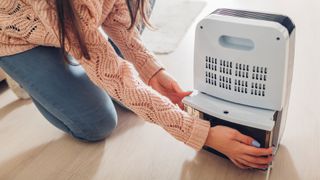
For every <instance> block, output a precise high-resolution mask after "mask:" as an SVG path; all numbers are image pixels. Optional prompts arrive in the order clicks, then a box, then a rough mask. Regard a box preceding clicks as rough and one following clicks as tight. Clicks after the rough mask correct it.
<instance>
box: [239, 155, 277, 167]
mask: <svg viewBox="0 0 320 180" xmlns="http://www.w3.org/2000/svg"><path fill="white" fill-rule="evenodd" d="M241 158H242V159H244V160H246V161H248V162H250V163H255V164H260V165H268V164H269V163H271V162H272V159H273V158H272V156H269V157H256V156H249V155H244V156H242V157H241Z"/></svg>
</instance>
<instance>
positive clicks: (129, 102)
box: [0, 0, 272, 168]
mask: <svg viewBox="0 0 320 180" xmlns="http://www.w3.org/2000/svg"><path fill="white" fill-rule="evenodd" d="M148 4H149V2H147V1H146V0H41V1H35V0H1V2H0V6H1V8H0V67H1V68H3V69H4V70H5V71H6V72H7V73H8V74H9V75H10V76H11V77H13V78H14V79H15V80H16V81H17V82H18V83H19V84H21V86H23V87H24V88H25V90H26V91H27V92H28V93H29V94H30V96H31V98H32V100H33V102H34V104H35V105H36V106H37V108H38V109H39V111H40V112H41V113H42V114H43V115H44V116H45V117H46V119H47V120H48V121H50V122H51V123H52V124H53V125H54V126H56V127H58V128H59V129H61V130H63V131H65V132H67V133H68V134H71V135H72V136H74V137H76V138H78V139H82V140H86V141H98V140H101V139H104V138H105V137H106V136H107V135H109V134H110V133H111V132H112V130H113V129H114V128H115V127H116V124H117V116H116V112H115V108H114V105H113V102H112V100H111V98H110V96H111V97H112V98H114V99H115V100H117V101H119V102H120V103H121V104H123V105H125V106H126V107H127V108H129V109H130V110H132V111H133V112H135V113H136V114H138V115H139V116H140V117H142V118H143V119H145V120H146V121H149V122H151V123H155V124H157V125H159V126H161V127H162V128H163V129H165V130H166V131H167V132H168V133H170V134H171V135H172V136H174V137H175V138H176V139H177V140H179V141H182V142H183V143H185V144H186V145H188V146H190V147H192V148H194V149H195V150H200V149H201V148H202V146H204V145H207V146H210V147H212V148H214V149H216V150H218V151H220V152H222V153H224V154H225V155H227V156H228V157H229V158H230V159H231V160H232V161H233V162H234V163H235V164H236V165H237V166H239V167H241V168H251V167H254V168H265V167H266V166H267V164H268V163H269V162H270V161H271V159H272V157H268V158H267V157H266V156H268V155H271V154H272V150H271V149H263V148H256V147H253V146H252V144H256V142H255V141H254V140H253V139H252V138H250V137H248V136H245V135H243V134H241V133H239V132H238V131H236V130H234V129H230V128H228V127H223V126H217V127H213V128H210V125H209V122H207V121H204V120H201V119H197V118H195V117H191V116H189V115H188V114H187V113H185V112H184V111H182V110H181V109H180V108H182V104H181V100H182V98H183V97H185V96H188V95H189V94H190V92H185V91H183V90H182V89H181V88H180V86H179V85H178V83H177V82H176V81H175V80H174V79H173V78H172V77H171V76H170V75H169V74H168V73H167V72H166V71H165V70H164V68H162V66H161V65H160V63H158V62H157V61H156V59H155V57H154V56H153V55H152V54H151V53H150V52H149V51H148V50H147V49H146V48H145V47H144V46H143V44H142V42H141V41H140V40H139V32H138V31H137V29H141V23H140V22H145V23H146V24H148V20H147V15H146V14H147V12H146V11H147V7H148ZM100 26H101V27H102V29H103V32H102V31H101V30H100V29H99V27H100ZM137 27H138V28H137ZM104 33H107V35H108V37H109V38H110V39H112V44H113V43H114V44H115V45H116V51H117V52H118V54H117V52H116V51H115V48H114V46H113V45H112V44H111V42H109V41H108V40H107V39H106V38H105V36H104ZM118 48H119V50H120V51H119V50H118ZM61 52H62V53H61ZM120 52H121V54H120ZM66 62H67V63H66ZM76 63H79V64H80V65H81V66H74V64H76ZM134 69H136V70H137V71H138V73H139V75H140V77H138V76H136V75H135V73H134ZM177 105H178V106H177Z"/></svg>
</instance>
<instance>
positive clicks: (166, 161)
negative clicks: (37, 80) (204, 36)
mask: <svg viewBox="0 0 320 180" xmlns="http://www.w3.org/2000/svg"><path fill="white" fill-rule="evenodd" d="M218 7H231V8H242V9H256V10H264V11H274V12H281V13H283V14H288V15H290V16H291V17H292V18H293V20H294V21H295V23H296V26H297V38H296V58H295V69H294V78H293V87H292V88H293V89H292V96H291V101H290V108H289V115H288V120H287V126H286V131H285V134H284V137H283V140H282V145H281V147H280V149H279V152H278V154H277V156H276V158H275V166H274V169H273V171H272V173H271V177H270V179H279V180H286V179H290V180H295V179H305V180H319V179H320V95H319V93H320V54H319V50H320V49H319V47H320V46H319V42H320V25H319V24H320V21H319V20H320V14H319V7H320V3H319V2H318V1H317V0H308V1H299V0H281V1H279V0H269V1H257V0H246V1H243V0H224V1H219V2H214V1H209V0H208V6H207V7H206V9H205V10H204V12H203V13H202V14H201V16H204V15H206V14H208V13H209V12H211V11H213V10H214V9H216V8H218ZM193 29H194V25H193V27H192V28H191V29H190V31H189V32H188V33H187V36H186V38H185V39H183V41H182V42H181V44H180V46H179V48H178V49H177V51H176V52H174V53H172V54H170V55H166V56H159V59H161V60H162V62H163V64H165V65H166V68H167V70H168V71H169V72H171V73H172V74H173V75H174V76H175V77H176V78H177V80H178V81H179V82H180V83H181V84H182V85H183V86H184V87H185V88H186V89H192V59H193V37H194V30H193ZM181 64H183V65H184V67H183V68H179V67H181ZM117 109H118V114H119V121H120V122H119V126H118V127H117V129H116V130H115V131H114V133H113V134H112V135H111V136H110V137H109V138H107V139H106V140H105V141H103V142H100V143H95V144H87V143H81V142H78V141H76V140H74V139H72V138H70V137H69V136H67V135H65V134H64V133H62V132H61V131H59V130H57V129H56V128H54V127H53V126H52V125H50V124H49V123H48V122H47V121H46V120H45V119H44V118H43V117H42V115H41V114H40V113H39V112H38V111H37V109H36V108H35V106H34V105H33V104H32V102H31V101H30V100H17V98H16V97H15V96H14V94H13V93H12V92H11V91H10V90H7V89H6V87H5V86H4V85H3V84H2V85H0V143H1V146H0V179H1V180H11V179H18V180H29V179H31V180H37V179H39V180H51V179H52V180H60V179H74V180H82V179H84V180H89V179H94V180H102V179H103V180H104V179H111V180H118V179H132V180H142V179H146V180H149V179H152V180H154V179H155V180H157V179H159V180H166V179H170V180H177V179H181V180H188V179H192V180H193V179H196V180H198V179H217V180H221V179H237V180H238V179H245V180H247V179H265V174H264V173H263V172H259V171H244V170H240V169H238V168H236V167H235V166H234V165H233V164H231V163H230V162H228V161H226V160H225V159H221V158H219V157H216V156H215V155H211V154H209V153H207V152H204V151H201V152H198V153H197V152H195V151H193V150H192V149H191V148H189V147H187V146H185V145H183V144H182V143H180V142H178V141H176V140H175V139H173V138H172V137H171V136H169V135H168V134H167V133H166V132H165V131H163V130H162V129H160V128H159V127H157V126H155V125H152V124H149V123H145V122H144V121H142V120H141V119H140V118H139V117H137V116H136V115H134V114H132V113H131V112H129V111H127V110H125V109H122V108H120V107H118V108H117Z"/></svg>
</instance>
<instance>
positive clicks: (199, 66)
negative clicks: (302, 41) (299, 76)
mask: <svg viewBox="0 0 320 180" xmlns="http://www.w3.org/2000/svg"><path fill="white" fill-rule="evenodd" d="M200 27H203V29H201V28H200ZM291 35H292V36H290V37H289V32H288V30H287V29H286V28H285V27H284V26H282V25H281V24H279V23H277V22H272V21H265V20H257V19H248V18H241V17H233V16H224V15H216V14H211V15H209V16H207V17H205V18H204V19H202V20H201V21H200V22H199V23H198V25H197V27H196V36H195V52H194V53H195V56H194V61H195V62H194V63H195V65H194V73H195V77H194V78H195V79H194V84H195V89H197V90H199V91H201V92H205V93H208V94H210V95H212V96H215V97H219V98H222V99H226V100H229V101H232V102H236V103H241V104H245V105H249V106H254V107H260V108H265V109H272V110H281V109H282V108H283V106H284V102H285V97H286V94H285V93H286V92H285V89H286V88H290V87H289V85H288V84H287V80H286V79H287V75H288V76H290V77H291V76H292V74H288V73H287V71H288V69H292V67H289V64H290V65H293V63H289V61H292V62H293V59H289V57H290V56H289V54H290V53H291V52H290V51H289V49H291V48H290V47H289V44H290V45H294V44H291V43H290V41H294V38H295V36H294V31H293V32H292V34H291ZM222 36H228V37H236V38H243V39H247V40H250V41H251V42H253V47H252V48H251V49H241V50H239V49H234V48H232V47H233V46H232V47H226V45H224V46H223V45H221V41H220V38H221V37H222ZM277 37H279V38H280V40H277ZM229 46H230V45H229ZM292 53H294V52H292ZM206 57H211V58H215V59H217V64H213V63H210V62H208V63H207V62H206ZM220 61H221V62H223V64H224V63H225V62H227V63H226V64H225V66H222V65H221V64H220V63H221V62H220ZM229 63H232V68H230V66H229V65H228V64H229ZM206 64H208V65H211V67H212V65H215V67H216V69H213V70H211V69H210V70H208V69H207V68H206ZM238 64H239V66H240V65H242V68H240V69H241V70H240V71H239V69H237V68H236V67H238ZM227 65H228V67H227ZM243 65H245V67H246V70H245V71H243ZM247 66H248V67H249V69H248V70H247ZM254 67H259V73H257V71H256V70H254V69H253V68H254ZM261 67H262V68H263V73H261ZM238 68H239V67H238ZM265 68H267V72H266V73H265V72H264V71H265ZM225 69H226V70H227V71H226V72H225V73H224V72H221V70H225ZM229 70H231V73H232V74H231V75H230V73H229ZM206 72H210V73H211V74H215V75H217V79H216V80H215V81H216V85H212V84H210V83H206V81H205V80H206ZM239 72H240V73H241V77H239V75H238V76H237V74H239ZM290 72H292V71H290ZM243 75H245V76H244V77H243ZM257 75H258V78H259V79H258V80H257ZM246 76H248V77H246ZM252 76H254V77H255V78H254V79H253V78H252ZM220 77H223V78H224V77H226V78H228V79H230V80H231V82H227V83H225V82H224V81H222V80H221V81H220V80H219V78H220ZM265 77H266V79H264V78H265ZM260 78H262V79H260ZM290 79H291V78H290ZM235 81H244V82H245V83H248V87H245V86H241V85H240V86H239V84H238V85H235ZM220 83H221V84H222V85H223V86H221V87H220ZM256 83H257V84H258V86H260V87H262V86H265V90H264V89H263V88H261V89H260V88H252V84H256ZM225 84H226V85H228V87H229V86H230V87H231V89H226V88H224V85H225ZM235 88H237V89H238V88H241V91H243V90H242V89H244V90H247V93H245V91H243V92H238V90H237V91H236V90H235ZM255 91H257V93H259V94H260V95H258V94H255V93H256V92H255ZM251 92H254V94H251ZM262 94H265V95H264V96H263V95H262Z"/></svg>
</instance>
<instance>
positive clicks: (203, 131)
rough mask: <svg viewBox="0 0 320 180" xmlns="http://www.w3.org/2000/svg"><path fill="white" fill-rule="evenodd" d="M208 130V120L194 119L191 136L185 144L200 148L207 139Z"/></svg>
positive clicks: (196, 148)
mask: <svg viewBox="0 0 320 180" xmlns="http://www.w3.org/2000/svg"><path fill="white" fill-rule="evenodd" d="M209 130H210V122H209V121H206V120H202V119H196V120H195V121H194V125H193V129H192V131H191V136H190V138H189V139H188V141H187V142H186V144H187V145H188V146H190V147H192V148H194V149H195V150H200V149H201V148H202V147H203V145H204V143H205V142H206V140H207V137H208V134H209Z"/></svg>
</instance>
